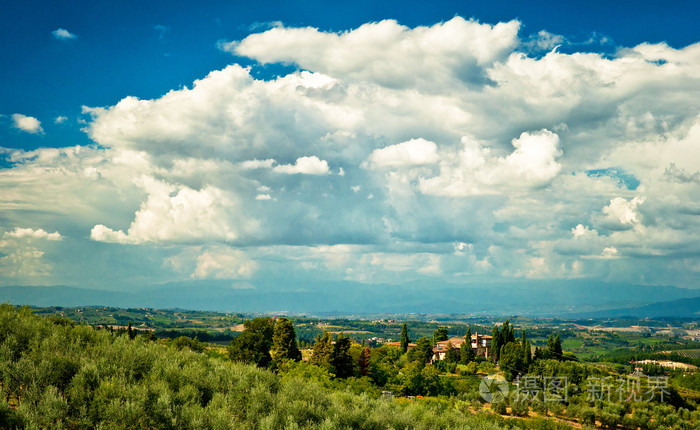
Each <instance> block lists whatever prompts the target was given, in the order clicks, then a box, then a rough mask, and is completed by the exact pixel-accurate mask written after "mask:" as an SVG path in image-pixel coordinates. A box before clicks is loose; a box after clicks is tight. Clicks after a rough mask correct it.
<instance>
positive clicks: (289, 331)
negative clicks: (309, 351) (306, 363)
mask: <svg viewBox="0 0 700 430" xmlns="http://www.w3.org/2000/svg"><path fill="white" fill-rule="evenodd" d="M270 355H271V356H272V359H273V360H275V361H283V360H294V361H299V360H301V351H299V347H298V346H297V336H296V333H295V331H294V324H292V322H291V321H290V320H289V319H288V318H284V317H282V318H280V319H278V320H277V323H276V324H275V329H274V332H273V334H272V349H271V350H270Z"/></svg>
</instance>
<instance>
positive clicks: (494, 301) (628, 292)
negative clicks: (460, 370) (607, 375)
mask: <svg viewBox="0 0 700 430" xmlns="http://www.w3.org/2000/svg"><path fill="white" fill-rule="evenodd" d="M697 296H700V290H689V289H683V288H677V287H671V286H641V285H630V284H613V283H588V282H585V281H567V282H560V281H547V282H534V281H527V282H521V283H515V282H513V283H494V284H480V285H476V284H464V285H460V284H442V285H440V286H434V285H429V284H427V283H425V282H413V283H409V284H403V285H387V284H372V285H370V284H361V283H356V282H350V281H338V282H327V283H320V282H319V283H318V284H313V285H309V284H305V285H301V284H299V285H295V284H294V283H293V282H290V281H286V282H282V281H277V280H264V281H260V282H257V283H235V282H232V281H204V282H201V281H191V282H177V283H170V284H164V285H156V286H150V287H146V288H141V289H138V290H134V291H130V292H116V291H102V290H96V289H82V288H75V287H68V286H50V287H36V286H11V287H2V288H0V301H1V302H9V303H12V304H27V305H33V306H94V305H104V306H115V307H152V308H182V309H197V310H212V311H236V312H292V313H304V312H309V313H313V312H323V313H334V312H337V313H343V314H347V313H412V312H416V313H435V314H437V313H471V314H489V315H513V314H518V315H533V316H572V315H579V314H586V315H589V314H593V313H596V314H598V313H599V314H601V315H603V314H604V315H608V314H610V315H612V314H615V315H627V314H625V313H624V311H625V310H629V309H634V310H636V311H635V312H637V313H635V314H634V315H637V316H647V315H646V314H644V313H645V312H649V313H650V315H653V316H659V314H658V312H659V311H663V312H669V315H675V314H676V313H677V312H676V310H675V309H676V308H674V307H673V306H672V305H671V306H670V307H659V305H658V302H660V301H661V300H659V299H660V298H664V299H668V300H664V302H667V301H669V300H670V301H673V300H676V301H678V302H679V303H680V304H682V303H685V302H684V300H686V299H692V298H694V300H698V299H697ZM687 303H688V304H686V305H685V306H686V307H689V308H692V306H693V304H694V303H695V302H687ZM698 304H700V302H698ZM698 308H700V307H696V308H695V309H698ZM630 312H631V311H630ZM687 313H688V312H687V311H686V314H687Z"/></svg>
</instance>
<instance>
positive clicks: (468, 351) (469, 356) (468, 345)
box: [460, 327, 476, 364]
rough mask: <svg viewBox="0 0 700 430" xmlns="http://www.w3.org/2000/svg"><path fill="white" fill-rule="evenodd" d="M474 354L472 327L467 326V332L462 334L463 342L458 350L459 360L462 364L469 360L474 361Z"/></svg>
mask: <svg viewBox="0 0 700 430" xmlns="http://www.w3.org/2000/svg"><path fill="white" fill-rule="evenodd" d="M475 358H476V355H475V354H474V350H473V349H472V329H471V328H469V327H467V334H466V336H464V343H463V344H462V348H461V351H460V362H461V363H462V364H467V363H469V362H470V361H474V359H475Z"/></svg>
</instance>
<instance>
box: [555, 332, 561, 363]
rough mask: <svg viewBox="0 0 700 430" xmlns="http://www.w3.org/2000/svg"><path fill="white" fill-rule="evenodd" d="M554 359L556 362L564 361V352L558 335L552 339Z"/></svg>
mask: <svg viewBox="0 0 700 430" xmlns="http://www.w3.org/2000/svg"><path fill="white" fill-rule="evenodd" d="M553 354H554V358H556V359H557V360H563V359H564V351H563V350H562V348H561V339H560V338H559V333H557V337H556V338H555V339H554V351H553Z"/></svg>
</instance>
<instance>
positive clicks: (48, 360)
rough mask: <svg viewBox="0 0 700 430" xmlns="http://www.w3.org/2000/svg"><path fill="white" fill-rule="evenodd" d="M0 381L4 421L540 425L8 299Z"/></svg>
mask: <svg viewBox="0 0 700 430" xmlns="http://www.w3.org/2000/svg"><path fill="white" fill-rule="evenodd" d="M0 382H1V384H2V388H0V391H1V393H0V394H1V395H0V428H8V429H9V428H68V429H93V428H103V429H121V428H139V429H141V428H173V429H189V428H192V429H203V428H214V429H231V428H236V429H245V428H260V429H279V428H290V429H292V428H324V429H333V428H365V429H386V428H393V429H409V428H425V429H429V428H430V429H433V428H479V429H498V428H512V427H513V426H516V427H523V428H530V427H534V426H538V425H542V423H543V421H542V420H539V421H536V420H535V421H533V420H528V421H523V420H515V419H511V420H506V419H504V418H501V417H500V416H498V415H494V414H489V413H484V412H482V413H473V412H471V411H470V410H469V408H468V407H466V406H465V407H462V408H459V407H457V406H456V405H457V403H454V402H446V401H440V400H439V399H435V400H434V401H421V402H400V401H394V400H386V399H381V398H377V397H375V396H369V395H367V394H363V395H357V394H353V393H352V392H350V391H348V390H346V391H330V390H328V389H326V388H324V387H322V386H321V385H320V384H318V383H315V382H312V381H309V380H305V379H299V378H297V377H291V376H289V375H285V376H280V375H278V374H275V373H273V372H272V371H269V370H264V369H258V368H256V367H254V366H249V365H242V364H236V363H233V362H231V361H230V360H228V359H222V358H217V357H210V356H208V355H207V354H206V353H203V352H195V351H192V350H190V349H189V348H186V347H185V348H182V349H178V348H176V347H174V346H172V345H168V344H165V343H163V342H153V341H150V340H148V338H147V337H145V336H143V335H139V336H134V338H133V339H132V338H130V337H129V335H128V334H126V333H124V334H116V333H113V332H110V331H108V330H96V329H94V328H92V327H89V326H86V325H74V323H72V322H71V321H69V320H66V319H61V318H56V317H51V318H41V317H38V316H35V315H33V314H32V313H31V311H30V310H29V309H27V308H23V309H21V310H16V309H15V308H14V307H12V306H9V305H2V306H0ZM426 400H428V399H426ZM465 405H466V403H465ZM546 424H547V428H557V427H560V426H559V425H558V424H557V423H553V422H549V423H546ZM561 427H564V426H563V425H562V426H561Z"/></svg>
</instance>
